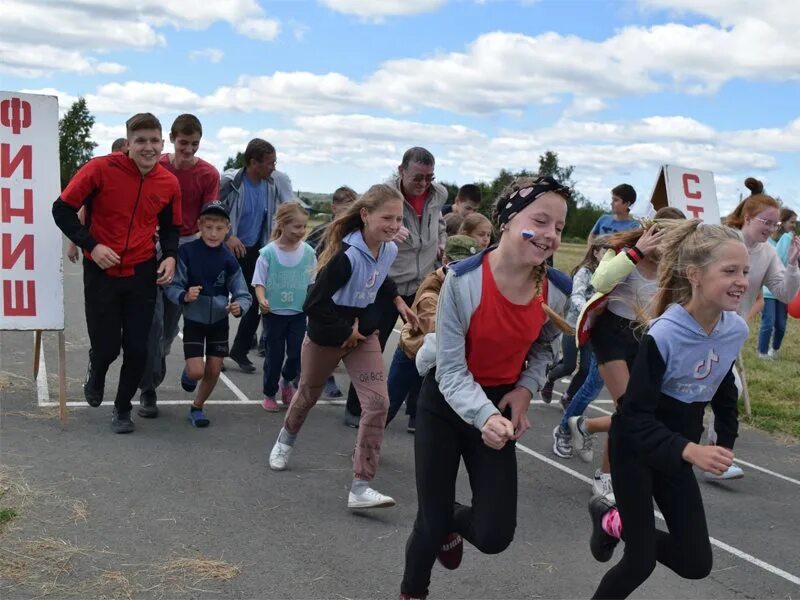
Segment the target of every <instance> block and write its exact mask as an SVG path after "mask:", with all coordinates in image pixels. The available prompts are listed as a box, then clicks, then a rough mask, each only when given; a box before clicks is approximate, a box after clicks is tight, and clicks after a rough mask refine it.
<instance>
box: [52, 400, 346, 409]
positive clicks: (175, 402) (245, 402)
mask: <svg viewBox="0 0 800 600" xmlns="http://www.w3.org/2000/svg"><path fill="white" fill-rule="evenodd" d="M191 403H192V399H191V398H187V399H186V400H159V401H158V405H159V406H180V405H187V406H188V405H189V404H191ZM206 404H241V405H255V404H258V405H259V406H260V405H261V400H239V399H237V400H231V399H223V400H206ZM317 404H318V405H322V406H344V405H345V401H344V400H320V401H318V402H317ZM39 406H42V407H44V406H58V402H43V403H41V404H39ZM67 406H68V407H70V408H92V407H91V406H89V405H88V404H86V402H76V401H71V402H67ZM108 406H113V402H112V403H109V404H108Z"/></svg>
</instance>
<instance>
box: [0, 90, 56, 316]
mask: <svg viewBox="0 0 800 600" xmlns="http://www.w3.org/2000/svg"><path fill="white" fill-rule="evenodd" d="M60 188H61V186H60V173H59V160H58V99H57V98H55V97H54V96H41V95H38V94H19V93H16V92H3V91H0V274H1V277H0V279H1V281H0V330H1V329H20V330H24V329H64V273H63V265H62V262H61V261H62V254H63V241H62V240H63V236H62V234H61V230H60V229H58V227H56V224H55V222H54V221H53V215H52V212H51V209H52V206H53V202H54V201H55V199H56V198H58V194H59V191H60Z"/></svg>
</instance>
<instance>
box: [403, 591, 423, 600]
mask: <svg viewBox="0 0 800 600" xmlns="http://www.w3.org/2000/svg"><path fill="white" fill-rule="evenodd" d="M426 598H427V596H412V595H411V594H402V593H401V594H400V600H425V599H426Z"/></svg>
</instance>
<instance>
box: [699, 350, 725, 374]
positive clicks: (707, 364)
mask: <svg viewBox="0 0 800 600" xmlns="http://www.w3.org/2000/svg"><path fill="white" fill-rule="evenodd" d="M714 363H719V355H718V354H717V353H716V352H714V349H713V348H710V349H709V351H708V356H707V357H706V358H705V359H704V360H701V361H700V362H699V363H697V364H696V365H695V366H694V378H695V379H705V378H706V377H708V376H709V375H711V369H712V368H713V367H714Z"/></svg>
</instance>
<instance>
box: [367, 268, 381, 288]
mask: <svg viewBox="0 0 800 600" xmlns="http://www.w3.org/2000/svg"><path fill="white" fill-rule="evenodd" d="M378 275H380V272H379V271H378V269H375V270H374V271H373V272H372V275H371V276H370V278H369V279H368V280H367V287H368V288H371V287H372V286H374V285H375V282H376V281H377V279H378Z"/></svg>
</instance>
